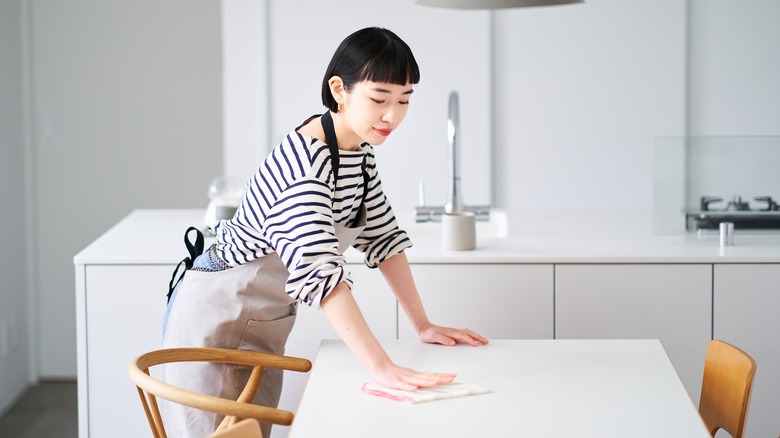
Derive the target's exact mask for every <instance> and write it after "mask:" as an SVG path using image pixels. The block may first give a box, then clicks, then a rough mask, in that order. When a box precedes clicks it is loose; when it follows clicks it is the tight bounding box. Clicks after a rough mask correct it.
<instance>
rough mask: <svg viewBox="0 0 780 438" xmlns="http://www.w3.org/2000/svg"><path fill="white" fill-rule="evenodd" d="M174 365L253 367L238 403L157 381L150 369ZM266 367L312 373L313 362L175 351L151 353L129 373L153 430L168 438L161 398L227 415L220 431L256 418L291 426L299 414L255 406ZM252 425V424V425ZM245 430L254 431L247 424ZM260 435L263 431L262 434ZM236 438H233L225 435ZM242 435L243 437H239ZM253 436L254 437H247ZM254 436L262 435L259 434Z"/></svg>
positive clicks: (254, 354) (261, 355)
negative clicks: (247, 419)
mask: <svg viewBox="0 0 780 438" xmlns="http://www.w3.org/2000/svg"><path fill="white" fill-rule="evenodd" d="M172 362H214V363H224V364H233V365H247V366H251V367H253V368H252V373H251V374H250V376H249V381H248V382H247V384H246V386H245V387H244V389H243V391H242V392H241V394H240V395H239V397H238V399H237V400H227V399H223V398H220V397H214V396H210V395H206V394H199V393H197V392H193V391H189V390H187V389H183V388H178V387H175V386H172V385H169V384H167V383H165V382H162V381H160V380H159V379H155V378H154V377H152V376H151V375H150V374H149V368H151V367H153V366H156V365H161V364H165V363H172ZM263 368H277V369H282V370H291V371H299V372H308V371H309V370H310V369H311V362H310V361H308V360H306V359H301V358H297V357H290V356H281V355H276V354H267V353H257V352H253V351H246V350H230V349H224V348H171V349H163V350H155V351H150V352H148V353H145V354H142V355H141V356H139V357H138V358H136V359H135V360H133V361H132V362H131V363H130V366H129V368H128V372H129V374H130V379H131V380H132V381H133V383H135V385H136V387H137V388H138V395H139V396H140V397H141V403H142V404H143V408H144V411H145V412H146V419H147V420H148V421H149V426H150V427H151V428H152V433H153V435H154V437H155V438H165V437H167V435H166V433H165V427H164V426H163V423H162V418H161V417H160V410H159V408H158V406H157V397H161V398H164V399H166V400H170V401H172V402H175V403H179V404H183V405H186V406H190V407H193V408H197V409H202V410H204V411H209V412H215V413H217V414H221V415H225V419H224V420H223V421H222V423H221V424H220V426H219V427H218V428H217V432H222V431H224V430H225V429H228V428H232V426H233V425H234V424H236V427H238V424H237V423H238V422H240V421H239V420H241V419H245V418H252V419H255V420H257V421H258V422H263V423H271V424H281V425H288V426H289V425H290V424H292V421H293V418H294V417H295V415H294V414H293V413H292V412H290V411H285V410H281V409H276V408H271V407H267V406H259V405H255V404H253V403H252V400H253V399H254V397H255V393H256V392H257V389H258V388H259V386H260V381H261V379H262V375H263ZM249 423H251V422H249ZM242 427H243V428H248V429H251V426H247V425H246V424H245V425H244V426H242ZM258 432H259V431H258ZM222 436H226V437H227V436H233V435H222ZM239 436H241V435H239ZM247 436H248V437H252V436H253V435H247ZM254 436H261V435H259V434H256V435H254Z"/></svg>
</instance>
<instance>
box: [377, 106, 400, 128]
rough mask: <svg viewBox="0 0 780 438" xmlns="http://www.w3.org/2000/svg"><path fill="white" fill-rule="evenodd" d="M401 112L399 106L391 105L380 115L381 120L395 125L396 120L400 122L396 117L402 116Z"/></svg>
mask: <svg viewBox="0 0 780 438" xmlns="http://www.w3.org/2000/svg"><path fill="white" fill-rule="evenodd" d="M401 114H402V113H401V110H400V109H399V108H396V107H395V105H392V106H391V107H390V108H388V109H387V110H386V111H385V113H384V114H383V115H382V121H383V122H386V123H389V124H391V125H396V124H397V123H398V122H400V120H398V118H399V117H403V116H402V115H401Z"/></svg>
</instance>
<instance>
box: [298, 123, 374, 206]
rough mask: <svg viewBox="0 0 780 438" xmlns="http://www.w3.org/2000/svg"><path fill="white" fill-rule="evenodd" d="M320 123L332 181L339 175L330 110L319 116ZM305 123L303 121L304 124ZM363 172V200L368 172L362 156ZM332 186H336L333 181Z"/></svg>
mask: <svg viewBox="0 0 780 438" xmlns="http://www.w3.org/2000/svg"><path fill="white" fill-rule="evenodd" d="M320 122H321V123H322V129H323V130H324V131H325V142H326V143H328V148H329V149H330V159H331V161H332V163H333V178H334V181H335V180H338V177H339V142H338V140H337V139H336V132H335V130H334V129H333V118H332V117H331V116H330V111H326V112H325V114H323V115H322V117H321V118H320ZM305 124H306V123H305V122H304V125H305ZM361 171H362V173H363V201H364V202H365V200H366V197H367V196H368V181H369V177H368V173H367V172H366V158H365V157H363V165H362V166H361ZM333 187H336V185H335V182H334V185H333Z"/></svg>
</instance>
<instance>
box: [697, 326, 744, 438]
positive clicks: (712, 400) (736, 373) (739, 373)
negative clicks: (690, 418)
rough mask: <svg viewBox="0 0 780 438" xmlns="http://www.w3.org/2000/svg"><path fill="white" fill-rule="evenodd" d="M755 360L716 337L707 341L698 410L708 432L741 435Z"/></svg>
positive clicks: (736, 436) (740, 437) (737, 437)
mask: <svg viewBox="0 0 780 438" xmlns="http://www.w3.org/2000/svg"><path fill="white" fill-rule="evenodd" d="M755 372H756V363H755V361H754V360H753V358H751V357H750V356H749V355H748V354H747V353H745V352H744V351H742V350H740V349H739V348H737V347H735V346H733V345H731V344H728V343H726V342H723V341H720V340H713V341H710V343H709V345H708V346H707V354H706V358H705V361H704V378H703V379H702V386H701V399H700V400H699V414H700V415H701V417H702V419H703V420H704V424H706V425H707V429H708V430H709V431H710V434H712V436H715V433H716V432H717V431H718V429H723V430H725V431H726V432H728V433H729V434H730V435H731V436H732V437H733V438H742V435H743V433H744V429H745V418H746V417H747V410H748V402H749V401H750V389H751V387H752V385H753V376H754V375H755Z"/></svg>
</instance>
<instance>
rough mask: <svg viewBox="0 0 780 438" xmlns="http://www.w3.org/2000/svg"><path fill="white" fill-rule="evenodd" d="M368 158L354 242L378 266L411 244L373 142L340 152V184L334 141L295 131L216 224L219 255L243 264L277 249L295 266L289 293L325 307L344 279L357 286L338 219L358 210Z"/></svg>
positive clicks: (290, 268) (352, 216)
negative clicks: (362, 218)
mask: <svg viewBox="0 0 780 438" xmlns="http://www.w3.org/2000/svg"><path fill="white" fill-rule="evenodd" d="M364 160H365V169H366V171H367V173H368V175H369V182H368V191H367V194H366V200H365V206H366V210H367V215H366V216H367V217H366V228H365V230H363V232H362V233H361V234H360V236H359V237H358V239H357V240H356V242H355V244H354V246H355V248H357V249H358V250H360V251H362V252H363V253H364V254H365V261H366V264H367V265H368V266H370V267H376V266H377V265H378V264H379V263H381V262H382V261H384V260H385V259H387V258H388V257H390V256H392V255H395V254H397V253H399V252H401V251H403V250H405V249H406V248H409V247H410V246H412V244H411V241H410V240H409V238H408V236H407V235H406V232H404V231H402V230H400V229H399V228H398V223H397V222H396V219H395V215H394V213H393V210H392V208H391V207H390V204H389V203H388V201H387V198H386V197H385V195H384V193H383V192H382V184H381V181H380V179H379V175H378V174H377V170H376V160H375V157H374V149H373V147H372V146H371V145H369V144H367V143H364V144H363V145H361V150H358V151H340V154H339V172H338V181H337V182H336V184H335V187H334V181H333V166H332V161H331V158H330V151H329V150H328V146H327V145H326V144H325V143H324V142H322V141H321V140H318V139H315V138H312V137H308V136H305V135H301V134H300V133H298V132H296V131H294V130H293V131H292V132H290V133H289V134H288V135H287V137H286V138H285V139H284V140H283V141H282V143H281V144H280V145H279V146H277V147H276V148H275V149H274V150H273V151H271V153H270V154H269V155H268V157H267V158H266V159H265V161H264V162H263V164H262V165H261V166H260V169H258V171H257V173H256V174H255V175H254V176H253V177H252V179H250V181H249V182H248V183H247V193H246V195H245V197H244V200H243V202H242V203H241V206H240V207H239V209H238V212H237V213H236V216H235V217H234V218H233V219H231V220H226V221H221V222H220V223H219V224H217V226H216V227H215V228H214V234H215V235H216V236H217V251H218V253H219V255H220V257H221V258H222V259H223V260H225V262H227V263H228V264H229V265H230V266H238V265H241V264H244V263H247V262H250V261H252V260H255V259H257V258H259V257H263V256H264V255H267V254H270V253H273V252H276V253H278V254H279V257H280V258H281V260H282V261H283V262H284V264H285V266H287V270H288V271H289V272H290V277H289V278H288V280H287V285H286V288H285V289H286V292H287V294H288V295H290V296H291V297H292V298H293V299H295V300H298V301H301V302H304V303H306V304H308V305H309V306H315V307H319V305H320V302H321V301H322V299H323V298H325V296H327V294H328V293H330V291H332V290H333V289H334V288H335V287H336V285H337V284H339V283H340V282H341V281H345V282H346V283H347V284H348V285H349V286H350V287H352V278H351V275H350V274H349V272H347V271H346V270H345V264H346V263H345V260H344V256H343V255H342V254H340V253H339V250H338V240H337V239H336V235H335V230H334V225H333V224H334V223H338V224H341V225H345V226H346V225H348V224H350V223H352V222H353V221H354V220H355V218H356V216H357V215H358V213H359V212H360V206H361V204H362V203H363V194H364V190H363V185H364V178H363V173H362V170H363V168H364V164H363V163H364Z"/></svg>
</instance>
